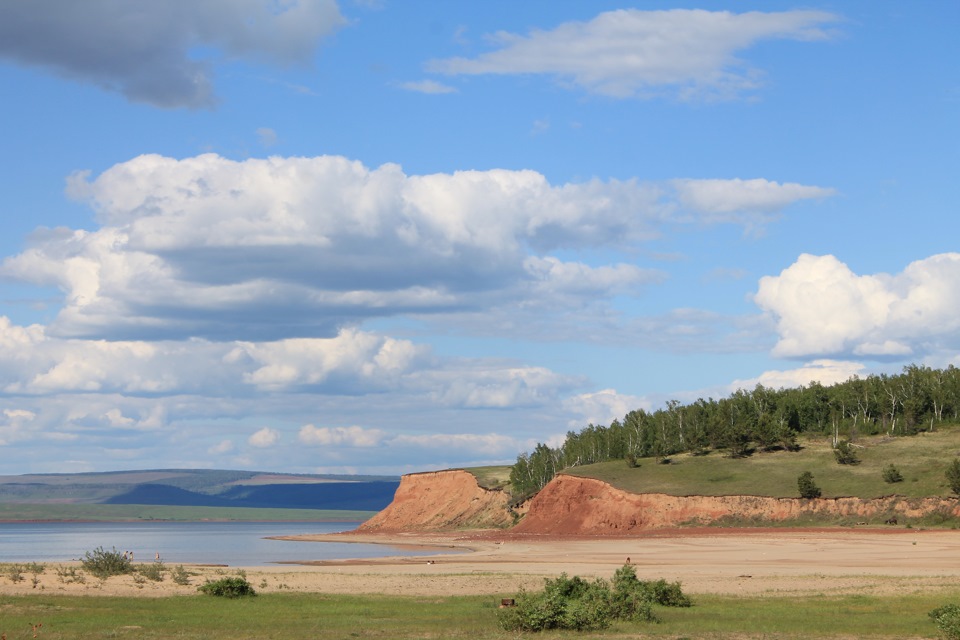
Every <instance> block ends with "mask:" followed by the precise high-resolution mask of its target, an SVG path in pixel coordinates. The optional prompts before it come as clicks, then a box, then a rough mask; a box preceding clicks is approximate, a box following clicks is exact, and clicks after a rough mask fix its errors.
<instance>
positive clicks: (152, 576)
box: [137, 560, 167, 582]
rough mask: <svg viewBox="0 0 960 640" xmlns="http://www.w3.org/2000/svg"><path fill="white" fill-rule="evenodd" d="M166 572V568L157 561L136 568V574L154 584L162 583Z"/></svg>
mask: <svg viewBox="0 0 960 640" xmlns="http://www.w3.org/2000/svg"><path fill="white" fill-rule="evenodd" d="M166 570H167V568H166V567H165V566H164V565H163V563H162V562H160V561H159V560H157V561H156V562H151V563H150V564H141V565H138V566H137V573H139V574H140V575H141V576H143V577H144V578H146V579H148V580H153V581H154V582H163V573H164V571H166Z"/></svg>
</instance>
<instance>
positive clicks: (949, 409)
mask: <svg viewBox="0 0 960 640" xmlns="http://www.w3.org/2000/svg"><path fill="white" fill-rule="evenodd" d="M945 420H946V421H948V422H957V421H960V369H957V368H956V367H954V366H953V365H950V366H949V367H947V368H946V369H932V368H930V367H926V366H921V365H908V366H906V367H904V369H903V371H902V373H899V374H893V375H887V374H879V375H870V376H867V377H865V378H861V377H859V376H853V377H851V378H849V379H848V380H847V381H846V382H841V383H837V384H834V385H830V386H824V385H822V384H820V383H819V382H812V383H810V384H809V385H805V386H800V387H796V388H780V389H772V388H769V387H764V386H763V385H760V384H758V385H757V386H756V387H754V388H753V389H752V390H745V389H738V390H737V391H735V392H733V393H731V394H730V395H729V396H728V397H725V398H720V399H718V400H715V399H713V398H708V399H706V400H704V399H703V398H698V399H697V400H696V401H695V402H692V403H690V404H682V403H681V402H679V401H678V400H670V401H668V402H667V403H666V405H665V406H664V407H663V408H661V409H657V410H656V411H653V412H648V411H645V410H643V409H637V410H634V411H631V412H629V413H628V414H627V415H625V416H624V417H623V419H622V420H614V421H613V422H611V423H610V424H609V425H608V426H604V425H594V424H589V425H587V426H586V427H584V428H583V429H581V430H580V431H570V432H568V433H567V435H566V439H565V440H564V442H563V444H562V445H561V446H559V447H557V448H553V447H550V446H548V445H546V444H543V443H540V444H537V446H536V448H535V449H534V450H533V451H532V452H529V453H522V454H520V456H518V458H517V461H516V463H515V464H514V465H513V467H512V469H511V471H510V482H511V483H512V485H513V491H514V495H516V496H518V497H523V496H527V495H531V494H533V493H535V492H537V491H539V490H540V489H541V488H543V486H544V485H546V484H547V483H548V482H549V481H550V480H551V479H552V478H553V477H554V476H555V475H556V474H557V473H558V472H560V471H562V470H564V469H568V468H571V467H576V466H579V465H584V464H593V463H595V462H605V461H608V460H619V459H625V460H627V462H628V463H632V462H633V461H635V460H636V459H637V458H645V457H655V458H658V459H662V458H666V457H668V456H671V455H675V454H678V453H685V452H690V453H693V454H704V453H707V452H709V451H711V450H718V451H724V452H726V453H727V454H728V455H730V456H733V457H740V456H745V455H748V454H749V453H751V452H752V451H754V450H758V449H759V450H766V451H770V450H775V449H788V450H795V449H796V448H797V437H798V436H799V435H800V434H817V435H829V436H831V437H832V439H833V444H834V446H835V447H836V446H837V445H838V443H840V442H841V438H844V439H847V440H855V439H856V437H857V436H858V435H860V434H864V435H876V434H880V433H886V434H888V435H891V436H894V435H896V436H906V435H913V434H916V433H919V432H920V431H922V430H931V431H932V430H933V429H934V428H935V427H936V425H937V424H939V423H941V422H943V421H945Z"/></svg>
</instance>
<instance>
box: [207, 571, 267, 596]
mask: <svg viewBox="0 0 960 640" xmlns="http://www.w3.org/2000/svg"><path fill="white" fill-rule="evenodd" d="M197 591H200V592H201V593H205V594H207V595H209V596H219V597H221V598H243V597H245V596H255V595H257V592H256V591H254V589H253V585H251V584H250V583H249V582H247V579H246V578H241V577H239V576H237V577H234V578H220V579H219V580H214V581H212V582H209V581H208V582H207V583H206V584H203V585H201V586H199V587H197Z"/></svg>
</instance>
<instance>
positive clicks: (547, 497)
mask: <svg viewBox="0 0 960 640" xmlns="http://www.w3.org/2000/svg"><path fill="white" fill-rule="evenodd" d="M935 512H945V513H950V514H952V515H953V516H955V517H956V516H960V506H958V503H957V501H956V500H951V499H948V498H901V497H896V496H891V497H887V498H876V499H872V500H865V499H861V498H833V499H823V498H821V499H817V500H801V499H799V498H764V497H757V496H718V497H709V496H689V497H679V496H668V495H664V494H659V493H653V494H633V493H627V492H625V491H621V490H620V489H616V488H614V487H612V486H611V485H609V484H607V483H605V482H601V481H600V480H593V479H590V478H579V477H576V476H566V475H559V476H557V477H556V478H554V479H553V480H552V481H550V483H549V484H547V486H546V487H544V488H543V489H542V490H541V491H540V493H538V494H537V495H536V496H535V497H534V498H533V500H532V501H531V502H530V504H529V510H528V512H527V515H526V517H525V518H524V519H523V520H522V521H521V522H520V524H519V525H517V526H516V527H514V528H513V529H512V531H515V532H517V533H540V534H559V535H576V534H580V535H624V534H629V533H631V532H637V531H641V530H646V529H657V528H663V527H677V526H682V525H706V524H710V523H712V522H716V521H717V520H719V519H721V518H723V517H725V516H732V517H736V518H738V519H743V520H747V521H751V520H752V521H754V522H756V523H757V524H762V523H763V522H771V523H772V522H779V521H785V520H791V519H795V518H799V517H802V516H807V515H834V516H845V517H856V518H858V519H859V518H863V519H866V518H871V517H876V516H884V515H886V514H891V515H901V516H906V517H914V518H915V517H921V516H923V515H926V514H930V513H935Z"/></svg>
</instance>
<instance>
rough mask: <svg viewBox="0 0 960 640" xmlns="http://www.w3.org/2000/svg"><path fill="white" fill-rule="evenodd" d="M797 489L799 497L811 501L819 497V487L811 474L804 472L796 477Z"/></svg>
mask: <svg viewBox="0 0 960 640" xmlns="http://www.w3.org/2000/svg"><path fill="white" fill-rule="evenodd" d="M797 489H799V490H800V497H801V498H806V499H808V500H809V499H813V498H819V497H820V487H818V486H817V483H816V482H814V481H813V474H812V473H810V472H809V471H804V472H803V473H801V474H800V475H799V476H798V477H797Z"/></svg>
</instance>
